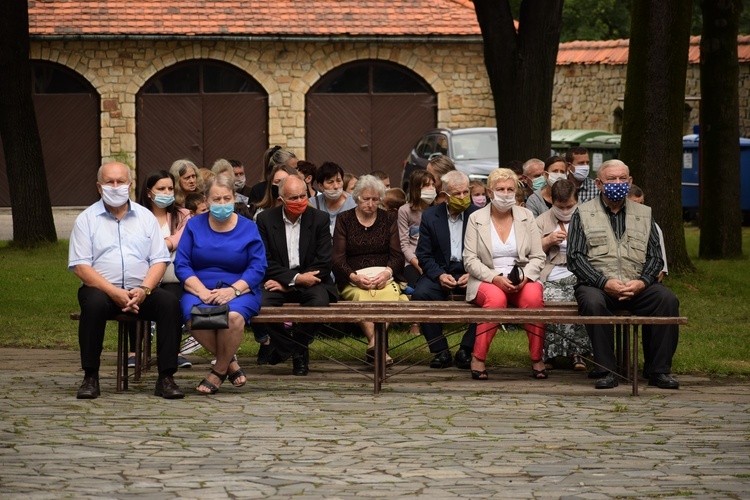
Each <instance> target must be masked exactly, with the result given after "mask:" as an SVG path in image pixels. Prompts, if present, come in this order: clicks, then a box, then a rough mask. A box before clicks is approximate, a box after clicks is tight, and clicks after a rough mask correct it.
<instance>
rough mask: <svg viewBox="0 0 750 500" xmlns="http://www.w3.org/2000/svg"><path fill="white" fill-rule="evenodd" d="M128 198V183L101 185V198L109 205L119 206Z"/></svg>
mask: <svg viewBox="0 0 750 500" xmlns="http://www.w3.org/2000/svg"><path fill="white" fill-rule="evenodd" d="M129 199H130V184H120V185H119V186H117V187H112V186H107V185H103V186H102V200H104V203H106V204H107V205H109V206H110V207H114V208H117V207H121V206H123V205H124V204H126V203H127V202H128V200H129Z"/></svg>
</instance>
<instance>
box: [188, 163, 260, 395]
mask: <svg viewBox="0 0 750 500" xmlns="http://www.w3.org/2000/svg"><path fill="white" fill-rule="evenodd" d="M206 201H207V202H208V204H209V207H210V209H209V211H208V213H205V214H201V215H198V216H196V217H193V218H192V219H190V221H188V224H187V226H186V227H185V231H184V233H183V235H182V240H181V241H180V246H179V247H178V249H177V257H176V259H175V273H176V274H177V277H178V278H179V280H180V281H181V282H182V283H183V286H184V288H185V294H184V295H183V296H182V301H181V303H182V314H183V316H184V320H185V324H186V325H187V326H188V328H190V326H191V315H190V309H191V308H192V307H193V306H195V305H214V306H218V305H224V304H228V305H229V328H227V329H222V330H193V329H192V328H190V330H191V333H192V335H193V337H194V338H195V339H196V340H198V342H200V343H201V345H202V346H203V347H204V348H205V349H206V350H208V351H210V352H211V353H212V354H214V355H215V356H216V365H215V366H214V368H213V370H211V372H210V373H209V375H208V376H207V377H206V378H204V379H203V380H202V381H201V383H200V384H199V385H198V387H197V388H196V390H197V391H198V392H201V393H203V394H214V393H216V391H217V390H218V389H219V386H221V384H222V382H224V380H225V379H226V378H227V376H228V377H229V380H230V381H231V382H232V384H233V385H234V386H235V387H241V386H243V385H245V382H246V381H247V377H245V373H244V372H243V371H242V369H241V368H240V366H239V364H238V363H237V358H236V357H235V356H234V354H235V352H237V349H238V348H239V346H240V343H241V342H242V336H243V334H244V331H245V324H246V323H248V322H249V321H250V319H251V318H252V317H253V316H255V315H257V314H258V311H259V310H260V298H261V291H260V283H261V281H262V280H263V276H264V275H265V272H266V267H267V265H266V252H265V248H264V246H263V240H262V239H261V237H260V233H259V232H258V227H257V226H256V225H255V223H254V222H252V221H251V220H248V219H246V218H244V217H240V216H239V215H237V214H236V213H234V180H233V179H231V178H230V177H227V176H224V175H218V176H216V177H215V178H214V179H212V180H210V181H209V183H208V185H207V186H206Z"/></svg>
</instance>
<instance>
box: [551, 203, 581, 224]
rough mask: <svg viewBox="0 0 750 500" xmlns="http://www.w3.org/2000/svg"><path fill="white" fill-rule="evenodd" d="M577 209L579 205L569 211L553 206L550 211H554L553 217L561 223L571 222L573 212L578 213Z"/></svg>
mask: <svg viewBox="0 0 750 500" xmlns="http://www.w3.org/2000/svg"><path fill="white" fill-rule="evenodd" d="M576 208H578V205H576V206H574V207H573V208H569V209H567V210H563V209H562V208H559V207H557V206H555V205H552V208H550V210H552V215H554V216H555V217H556V218H557V220H559V221H560V222H570V218H571V217H573V212H575V211H576Z"/></svg>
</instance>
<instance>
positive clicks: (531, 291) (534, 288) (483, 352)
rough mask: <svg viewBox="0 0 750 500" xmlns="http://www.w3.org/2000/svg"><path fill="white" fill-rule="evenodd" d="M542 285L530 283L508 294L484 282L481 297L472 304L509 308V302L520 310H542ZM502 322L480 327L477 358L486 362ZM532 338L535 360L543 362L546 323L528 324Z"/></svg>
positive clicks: (530, 351) (478, 294)
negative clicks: (516, 291)
mask: <svg viewBox="0 0 750 500" xmlns="http://www.w3.org/2000/svg"><path fill="white" fill-rule="evenodd" d="M542 292H543V288H542V284H541V283H539V282H538V281H533V282H528V283H526V284H525V285H524V287H523V288H522V289H521V291H520V292H518V293H513V294H506V293H505V292H504V291H502V290H500V289H499V288H498V287H496V286H495V285H493V284H492V283H481V284H480V285H479V290H478V291H477V296H476V297H475V298H474V300H473V301H472V302H474V303H475V304H477V305H478V306H481V307H489V308H492V309H505V308H507V307H508V303H510V304H512V305H514V306H516V307H518V308H519V309H541V308H542V307H544V299H543V298H542ZM498 325H499V323H480V324H479V325H477V340H476V342H475V343H474V352H473V353H472V354H474V357H476V358H477V359H481V360H484V359H486V358H487V352H488V351H489V350H490V344H491V343H492V339H493V338H494V337H495V332H497V327H498ZM524 328H525V330H526V334H527V335H528V336H529V354H530V355H531V360H532V361H538V360H540V359H542V351H543V350H544V329H545V325H544V324H533V325H532V324H527V325H524Z"/></svg>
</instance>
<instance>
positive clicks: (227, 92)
mask: <svg viewBox="0 0 750 500" xmlns="http://www.w3.org/2000/svg"><path fill="white" fill-rule="evenodd" d="M267 124H268V95H267V94H266V92H265V90H263V87H261V85H260V84H259V83H258V82H256V81H255V80H254V79H253V78H252V77H250V76H249V75H247V74H246V73H244V72H242V71H240V70H239V69H237V68H235V67H234V66H231V65H229V64H226V63H223V62H217V61H209V60H193V61H188V62H185V63H181V64H178V65H175V66H171V67H169V68H167V69H165V70H163V71H161V72H159V73H157V74H156V75H154V76H153V77H152V78H150V79H149V81H148V82H146V84H145V85H144V86H143V88H142V89H141V91H140V92H139V94H138V112H137V130H136V134H137V141H138V147H137V159H138V161H137V171H138V178H139V179H141V180H142V179H145V177H146V176H148V175H149V174H150V173H152V172H155V171H156V170H169V166H170V165H171V164H172V162H173V161H175V160H179V159H181V158H187V159H189V160H191V161H192V162H194V163H195V164H196V165H198V166H199V167H207V168H211V165H212V164H213V162H214V161H216V160H217V159H219V158H224V159H235V160H239V161H241V162H243V164H245V166H246V169H247V174H248V179H254V178H258V177H260V176H261V173H260V166H259V165H260V163H261V161H260V160H261V158H262V157H263V152H264V151H265V150H266V148H267V147H268V130H267V129H268V127H267ZM255 166H257V167H256V168H254V169H253V168H252V167H255ZM139 184H140V182H139Z"/></svg>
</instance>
